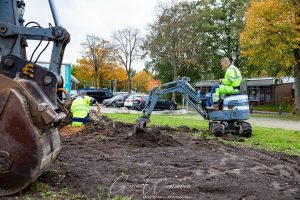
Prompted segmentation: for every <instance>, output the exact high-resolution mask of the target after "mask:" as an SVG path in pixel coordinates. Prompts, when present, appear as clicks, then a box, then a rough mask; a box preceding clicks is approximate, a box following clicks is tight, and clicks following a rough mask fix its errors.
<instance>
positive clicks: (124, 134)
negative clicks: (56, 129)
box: [39, 118, 300, 200]
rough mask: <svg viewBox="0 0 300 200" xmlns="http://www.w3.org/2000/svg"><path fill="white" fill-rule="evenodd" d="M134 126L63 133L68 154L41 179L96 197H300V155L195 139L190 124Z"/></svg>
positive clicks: (69, 129) (115, 124) (108, 122)
mask: <svg viewBox="0 0 300 200" xmlns="http://www.w3.org/2000/svg"><path fill="white" fill-rule="evenodd" d="M132 128H133V126H132V125H130V124H124V123H119V122H113V121H111V120H109V119H107V118H103V121H102V123H101V124H89V125H88V126H86V127H85V128H84V129H78V128H77V129H76V128H75V129H74V128H73V127H65V128H63V129H62V130H61V134H62V143H63V149H62V152H61V154H60V155H59V157H58V159H57V160H56V161H55V162H54V164H53V165H52V166H51V168H50V169H49V171H48V172H46V173H45V174H44V175H43V176H42V177H40V179H39V181H42V182H44V183H46V184H48V185H50V186H51V187H52V188H53V189H54V190H57V191H60V190H62V189H63V188H68V189H69V190H70V192H71V193H81V194H85V195H86V196H87V197H89V198H96V199H106V198H107V197H108V196H109V195H110V196H114V195H123V196H132V197H133V199H193V200H194V199H196V200H197V199H218V200H219V199H245V200H248V199H249V200H250V199H272V200H273V199H300V169H299V165H300V158H299V157H293V156H289V155H286V154H283V153H274V152H266V151H260V150H254V149H250V148H242V147H233V146H229V145H226V144H223V143H221V142H218V141H216V140H208V139H205V138H197V139H194V138H192V137H191V132H193V131H195V130H191V129H188V128H186V127H181V128H180V129H173V128H170V127H151V128H147V130H146V132H144V133H142V132H140V133H136V134H133V135H132V136H130V137H128V135H130V133H131V132H132ZM224 139H228V140H236V138H229V137H227V138H224ZM50 172H51V173H50ZM53 172H55V174H56V175H53ZM56 176H57V177H58V178H53V177H56Z"/></svg>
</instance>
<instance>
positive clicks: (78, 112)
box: [71, 96, 92, 119]
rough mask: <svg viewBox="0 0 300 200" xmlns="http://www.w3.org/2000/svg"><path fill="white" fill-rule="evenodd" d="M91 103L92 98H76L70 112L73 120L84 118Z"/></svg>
mask: <svg viewBox="0 0 300 200" xmlns="http://www.w3.org/2000/svg"><path fill="white" fill-rule="evenodd" d="M91 101H92V97H89V96H84V97H81V96H79V97H77V98H76V99H75V100H74V101H73V103H72V106H71V112H72V114H73V118H82V119H83V118H85V117H86V116H87V115H88V114H89V112H90V103H91Z"/></svg>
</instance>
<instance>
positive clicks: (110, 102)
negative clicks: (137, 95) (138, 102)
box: [103, 94, 129, 107]
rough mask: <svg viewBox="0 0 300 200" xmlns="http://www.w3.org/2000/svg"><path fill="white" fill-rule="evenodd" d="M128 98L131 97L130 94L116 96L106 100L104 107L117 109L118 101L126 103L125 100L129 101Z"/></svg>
mask: <svg viewBox="0 0 300 200" xmlns="http://www.w3.org/2000/svg"><path fill="white" fill-rule="evenodd" d="M128 96H129V94H118V95H116V96H114V97H112V98H110V99H105V100H104V101H103V105H104V106H106V107H110V106H112V107H116V106H117V104H116V102H117V101H118V100H123V99H124V101H125V99H127V97H128Z"/></svg>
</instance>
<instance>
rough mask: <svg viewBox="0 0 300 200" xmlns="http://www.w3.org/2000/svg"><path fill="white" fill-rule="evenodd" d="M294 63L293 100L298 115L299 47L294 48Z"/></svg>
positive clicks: (299, 88) (299, 82)
mask: <svg viewBox="0 0 300 200" xmlns="http://www.w3.org/2000/svg"><path fill="white" fill-rule="evenodd" d="M295 60H296V65H295V68H294V72H295V101H296V114H297V115H300V49H296V50H295Z"/></svg>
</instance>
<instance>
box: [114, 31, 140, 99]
mask: <svg viewBox="0 0 300 200" xmlns="http://www.w3.org/2000/svg"><path fill="white" fill-rule="evenodd" d="M112 39H113V44H114V47H115V48H116V49H117V52H116V59H117V61H119V62H120V63H121V64H122V65H123V66H124V67H125V69H126V72H127V78H128V93H129V94H130V93H131V80H132V75H133V73H132V72H133V71H132V63H133V62H134V61H136V60H138V59H140V57H141V54H140V46H141V44H142V39H141V37H140V33H139V30H138V29H136V28H132V27H127V28H125V29H122V30H118V31H116V32H114V33H113V35H112Z"/></svg>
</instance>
